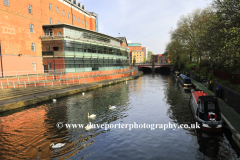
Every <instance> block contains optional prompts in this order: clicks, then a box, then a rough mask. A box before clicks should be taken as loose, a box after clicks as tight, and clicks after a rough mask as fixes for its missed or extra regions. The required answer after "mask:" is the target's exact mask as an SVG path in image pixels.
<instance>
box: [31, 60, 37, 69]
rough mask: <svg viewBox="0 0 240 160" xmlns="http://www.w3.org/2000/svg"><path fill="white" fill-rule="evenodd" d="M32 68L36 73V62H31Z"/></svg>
mask: <svg viewBox="0 0 240 160" xmlns="http://www.w3.org/2000/svg"><path fill="white" fill-rule="evenodd" d="M32 66H33V70H34V71H36V70H37V66H36V62H32Z"/></svg>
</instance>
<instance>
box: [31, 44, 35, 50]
mask: <svg viewBox="0 0 240 160" xmlns="http://www.w3.org/2000/svg"><path fill="white" fill-rule="evenodd" d="M31 50H32V51H35V43H31Z"/></svg>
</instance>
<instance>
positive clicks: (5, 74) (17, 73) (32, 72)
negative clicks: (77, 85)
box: [0, 69, 65, 78]
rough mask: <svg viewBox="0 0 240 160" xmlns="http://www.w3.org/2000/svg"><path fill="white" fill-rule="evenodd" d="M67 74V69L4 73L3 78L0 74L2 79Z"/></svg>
mask: <svg viewBox="0 0 240 160" xmlns="http://www.w3.org/2000/svg"><path fill="white" fill-rule="evenodd" d="M54 73H55V74H65V69H57V70H55V71H54V70H32V71H9V72H3V77H2V75H1V74H0V76H1V77H2V78H7V77H21V76H27V77H29V76H39V75H42V74H45V75H49V74H51V75H52V74H54Z"/></svg>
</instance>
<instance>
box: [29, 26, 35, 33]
mask: <svg viewBox="0 0 240 160" xmlns="http://www.w3.org/2000/svg"><path fill="white" fill-rule="evenodd" d="M30 32H32V33H33V32H34V26H33V24H30Z"/></svg>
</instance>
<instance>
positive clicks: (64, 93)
mask: <svg viewBox="0 0 240 160" xmlns="http://www.w3.org/2000/svg"><path fill="white" fill-rule="evenodd" d="M142 75H143V72H141V71H139V72H138V73H137V74H135V75H131V76H128V77H122V78H118V79H112V80H111V81H110V82H104V81H103V82H102V83H100V84H97V85H96V84H92V85H90V86H88V87H84V88H79V89H72V90H69V91H59V92H58V93H57V94H51V95H48V96H39V97H37V98H32V99H27V100H24V101H18V102H15V103H9V104H4V105H0V112H5V111H8V110H12V109H16V108H21V107H25V106H29V105H33V104H37V103H40V102H44V101H48V100H51V99H54V98H60V97H65V96H69V95H73V94H76V93H79V92H85V91H89V90H93V89H97V88H101V87H104V86H108V85H111V84H116V83H120V82H123V81H127V80H132V79H137V78H139V77H141V76H142ZM100 82H101V81H100ZM88 84H91V83H88ZM64 89H68V88H64ZM56 91H57V90H56Z"/></svg>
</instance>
